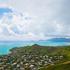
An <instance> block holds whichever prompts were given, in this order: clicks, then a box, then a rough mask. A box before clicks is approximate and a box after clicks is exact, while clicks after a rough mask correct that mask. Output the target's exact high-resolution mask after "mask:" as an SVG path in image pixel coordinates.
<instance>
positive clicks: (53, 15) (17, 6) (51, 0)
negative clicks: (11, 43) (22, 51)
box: [0, 0, 70, 40]
mask: <svg viewBox="0 0 70 70" xmlns="http://www.w3.org/2000/svg"><path fill="white" fill-rule="evenodd" d="M2 3H3V4H2ZM69 3H70V1H69V0H57V1H56V0H26V1H25V0H17V1H16V0H14V1H11V0H8V1H5V2H1V6H0V8H3V9H2V10H3V11H4V13H3V11H2V12H0V39H1V40H8V39H9V40H46V39H49V38H52V37H70V9H69V6H70V5H69ZM10 6H11V7H10ZM4 7H5V8H6V7H7V8H6V9H5V8H4ZM8 8H10V9H9V11H10V10H11V11H12V12H6V10H8ZM7 37H8V38H7Z"/></svg>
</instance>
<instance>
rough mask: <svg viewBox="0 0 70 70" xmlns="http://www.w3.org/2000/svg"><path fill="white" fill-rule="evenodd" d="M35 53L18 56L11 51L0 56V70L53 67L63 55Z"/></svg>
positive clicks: (27, 69) (34, 69)
mask: <svg viewBox="0 0 70 70" xmlns="http://www.w3.org/2000/svg"><path fill="white" fill-rule="evenodd" d="M34 46H35V45H34ZM21 52H22V51H21ZM37 52H39V51H37ZM37 52H36V53H37ZM36 53H35V52H34V53H33V52H30V53H21V54H20V53H19V54H18V53H17V51H12V52H11V53H9V54H8V55H4V56H0V70H41V69H42V68H43V67H45V66H46V67H47V66H48V65H55V64H56V63H57V62H59V61H61V60H63V58H64V56H63V55H54V56H51V55H47V54H44V55H41V54H40V55H39V54H36Z"/></svg>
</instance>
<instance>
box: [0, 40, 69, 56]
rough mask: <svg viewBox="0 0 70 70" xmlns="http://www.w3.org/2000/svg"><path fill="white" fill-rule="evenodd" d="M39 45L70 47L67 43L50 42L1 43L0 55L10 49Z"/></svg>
mask: <svg viewBox="0 0 70 70" xmlns="http://www.w3.org/2000/svg"><path fill="white" fill-rule="evenodd" d="M33 44H39V45H44V46H62V45H63V46H65V45H70V43H69V42H51V41H12V42H9V41H7V42H6V41H2V42H0V55H4V54H8V53H9V52H10V51H9V50H10V49H11V48H14V47H21V46H26V45H33Z"/></svg>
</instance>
